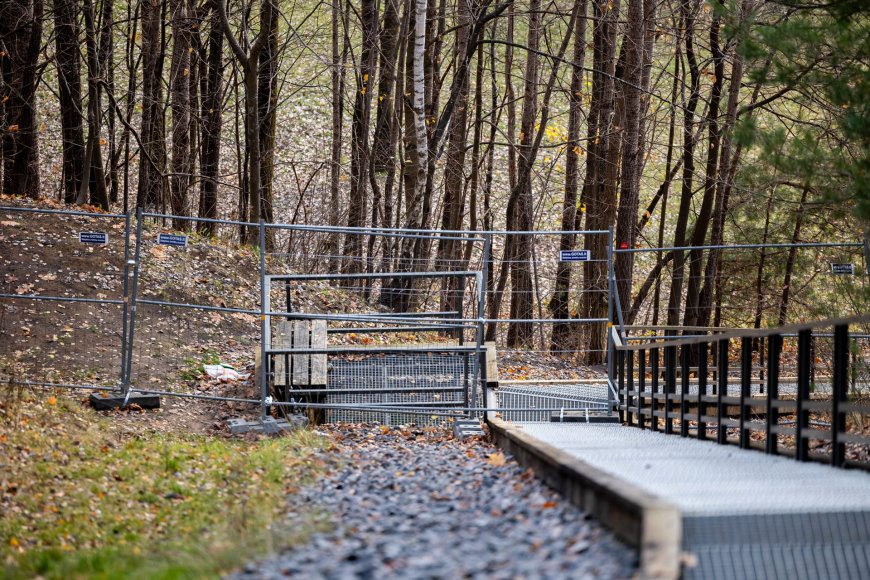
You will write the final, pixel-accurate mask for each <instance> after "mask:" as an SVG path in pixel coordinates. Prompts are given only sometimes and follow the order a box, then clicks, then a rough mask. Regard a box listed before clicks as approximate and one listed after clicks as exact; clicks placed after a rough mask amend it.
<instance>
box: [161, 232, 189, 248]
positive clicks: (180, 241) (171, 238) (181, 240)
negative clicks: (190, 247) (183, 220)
mask: <svg viewBox="0 0 870 580" xmlns="http://www.w3.org/2000/svg"><path fill="white" fill-rule="evenodd" d="M157 243H158V244H162V245H164V246H175V247H176V248H184V247H186V246H187V236H179V235H176V234H157Z"/></svg>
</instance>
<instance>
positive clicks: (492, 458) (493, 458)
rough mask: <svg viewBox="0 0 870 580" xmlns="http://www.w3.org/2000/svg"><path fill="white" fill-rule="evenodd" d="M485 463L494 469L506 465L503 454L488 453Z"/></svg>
mask: <svg viewBox="0 0 870 580" xmlns="http://www.w3.org/2000/svg"><path fill="white" fill-rule="evenodd" d="M487 463H489V464H490V465H494V466H496V467H500V466H502V465H504V464H505V463H507V460H506V459H505V458H504V453H490V454H489V460H488V461H487Z"/></svg>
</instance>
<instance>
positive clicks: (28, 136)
mask: <svg viewBox="0 0 870 580" xmlns="http://www.w3.org/2000/svg"><path fill="white" fill-rule="evenodd" d="M3 8H4V10H3V16H2V18H0V40H2V42H3V44H4V47H3V48H4V50H2V53H3V54H2V55H0V75H2V79H3V84H2V87H0V90H2V93H0V95H2V97H0V100H2V101H3V104H4V105H5V114H6V119H5V123H4V124H3V132H2V146H0V148H2V160H3V192H4V193H7V194H16V195H26V196H27V197H32V198H37V197H39V195H40V191H39V167H38V163H39V150H38V142H37V131H36V85H37V68H38V66H39V54H40V47H41V42H42V12H43V6H42V0H14V1H13V0H7V2H5V6H4V7H3Z"/></svg>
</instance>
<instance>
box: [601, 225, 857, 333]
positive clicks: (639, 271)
mask: <svg viewBox="0 0 870 580" xmlns="http://www.w3.org/2000/svg"><path fill="white" fill-rule="evenodd" d="M613 253H614V256H616V259H617V260H618V259H619V257H620V256H622V257H623V258H624V257H626V256H631V257H632V259H633V261H634V268H633V270H632V271H633V272H634V274H633V276H634V277H633V278H632V279H631V280H625V279H621V278H620V279H615V282H616V284H617V287H618V288H619V289H620V291H624V289H626V288H628V289H630V297H631V301H629V305H630V306H629V308H628V309H627V310H626V311H625V312H618V313H617V314H621V315H622V316H623V320H618V316H617V317H615V318H614V323H615V324H619V326H620V327H622V326H624V325H625V326H629V327H631V326H634V325H645V326H646V328H633V329H629V330H627V331H626V333H625V335H626V336H627V337H630V336H642V335H647V336H652V335H666V334H667V335H672V334H702V333H704V332H703V331H704V329H707V328H709V327H725V328H753V327H761V328H769V327H773V326H779V325H783V324H789V323H794V322H802V321H812V320H823V319H830V318H841V317H848V316H857V315H860V314H862V313H863V312H866V311H867V308H868V302H867V300H868V299H867V296H868V294H867V288H868V281H870V278H868V270H867V268H868V264H867V263H866V259H867V246H866V243H865V242H858V241H856V242H837V243H829V242H816V243H765V244H734V245H719V246H699V247H688V246H687V247H669V248H614V250H613ZM713 254H715V256H716V262H717V267H718V270H717V272H716V275H715V276H712V274H708V271H707V270H705V269H704V268H705V267H706V264H707V261H708V260H709V258H710V256H711V255H713ZM676 255H680V256H682V257H683V260H684V262H685V266H684V269H683V272H682V276H680V277H678V280H679V282H680V296H679V297H677V299H673V298H672V297H671V296H670V292H671V287H672V280H673V279H674V274H675V272H674V270H673V266H674V257H675V256H676ZM693 256H694V257H697V258H698V259H699V260H701V264H702V266H703V267H702V268H701V269H700V274H693V273H692V272H693V270H692V268H690V261H691V260H692V259H693ZM662 264H663V266H662ZM694 271H698V270H697V269H696V270H694ZM708 276H709V277H708ZM705 285H706V286H707V287H706V288H705V292H706V293H707V296H708V297H709V303H708V306H707V305H705V304H704V303H702V304H700V305H698V306H695V305H690V306H688V308H690V310H691V311H690V312H687V310H686V309H687V301H688V293H689V289H690V286H691V289H692V292H694V293H698V292H700V291H701V289H702V288H704V286H705ZM656 289H658V290H659V292H658V294H657V293H656ZM656 295H658V296H659V300H658V302H656V301H655V296H656ZM623 298H626V297H623ZM668 324H670V325H671V326H673V327H678V328H670V329H669V328H667V327H666V326H665V325H668ZM685 327H690V328H689V329H688V330H687V329H686V328H685Z"/></svg>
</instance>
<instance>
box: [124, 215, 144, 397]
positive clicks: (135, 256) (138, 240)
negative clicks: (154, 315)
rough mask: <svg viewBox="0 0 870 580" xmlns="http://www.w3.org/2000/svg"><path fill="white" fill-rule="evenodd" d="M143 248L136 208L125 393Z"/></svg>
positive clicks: (131, 366) (134, 332) (129, 379)
mask: <svg viewBox="0 0 870 580" xmlns="http://www.w3.org/2000/svg"><path fill="white" fill-rule="evenodd" d="M141 248H142V208H141V207H140V208H137V209H136V250H135V251H134V252H133V288H132V289H131V290H130V321H129V329H130V330H129V331H128V332H127V370H126V373H125V374H126V376H125V378H124V393H125V394H127V393H129V392H130V383H131V382H132V379H131V377H130V375H131V374H132V370H133V342H134V336H135V334H136V295H137V293H138V290H139V256H140V250H141Z"/></svg>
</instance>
